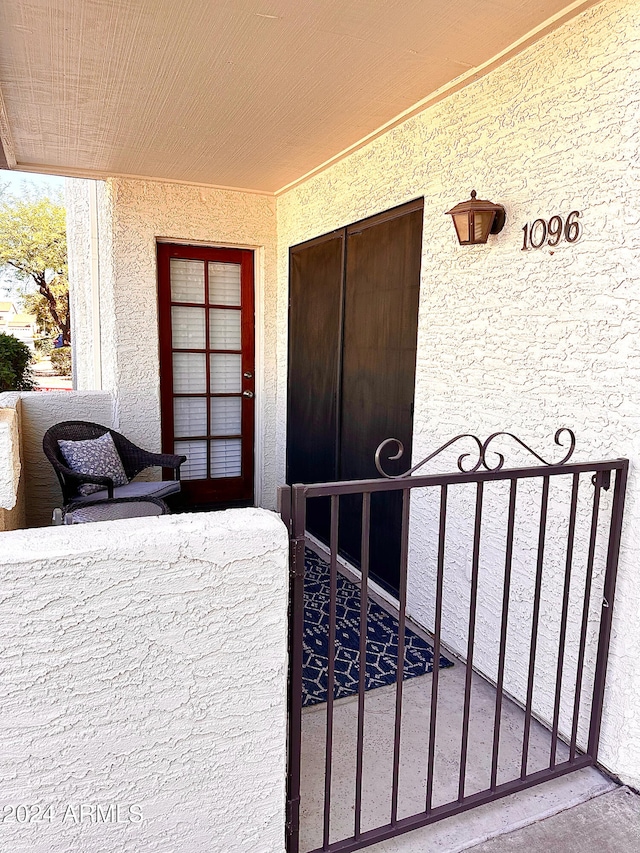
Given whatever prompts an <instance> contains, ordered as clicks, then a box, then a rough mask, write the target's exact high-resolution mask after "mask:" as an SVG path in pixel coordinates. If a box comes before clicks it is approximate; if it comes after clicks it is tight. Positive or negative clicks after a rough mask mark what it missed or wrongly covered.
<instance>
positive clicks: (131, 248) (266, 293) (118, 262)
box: [68, 179, 277, 508]
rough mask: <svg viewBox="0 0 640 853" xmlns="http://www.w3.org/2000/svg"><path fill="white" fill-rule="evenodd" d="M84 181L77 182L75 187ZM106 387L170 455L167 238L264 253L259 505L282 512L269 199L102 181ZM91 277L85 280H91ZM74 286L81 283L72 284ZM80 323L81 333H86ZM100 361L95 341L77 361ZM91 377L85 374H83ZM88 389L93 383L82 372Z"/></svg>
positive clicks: (82, 304) (81, 342) (75, 222)
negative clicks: (160, 243)
mask: <svg viewBox="0 0 640 853" xmlns="http://www.w3.org/2000/svg"><path fill="white" fill-rule="evenodd" d="M83 183H86V182H82V181H74V182H71V183H70V187H69V190H68V198H69V199H70V200H71V202H72V204H71V210H70V214H69V215H70V226H69V227H70V254H71V255H75V256H77V257H78V258H79V260H78V263H77V265H76V267H77V271H78V275H79V276H80V279H81V281H80V282H79V287H78V290H77V293H76V297H75V298H76V300H77V301H78V305H77V308H76V310H77V311H80V312H81V313H82V314H83V316H84V317H85V320H84V326H86V325H87V322H88V321H87V320H86V318H87V317H88V316H89V314H90V308H89V305H88V291H87V284H86V275H87V270H86V263H85V266H84V267H82V258H83V257H84V258H85V261H86V252H87V245H86V240H87V221H86V217H87V211H86V210H85V208H84V195H85V194H86V192H87V191H88V190H87V188H86V187H83V186H82V184H83ZM74 185H77V186H74ZM97 187H98V193H97V195H98V219H99V223H100V227H99V236H100V240H99V244H100V245H99V253H100V306H101V308H100V315H101V317H100V324H101V329H102V335H101V337H102V387H103V388H104V389H105V390H111V391H113V392H114V393H117V406H118V418H119V422H120V425H121V427H122V430H123V431H124V432H126V434H127V436H128V437H129V438H131V440H132V441H135V442H138V443H143V442H144V443H145V446H149V447H150V449H152V450H159V449H160V383H159V355H158V314H157V267H156V247H157V240H159V239H160V240H165V241H169V242H171V241H176V242H183V243H202V244H206V245H212V246H234V247H243V248H251V249H254V250H255V270H256V276H255V277H256V344H257V346H256V463H257V471H258V479H257V490H256V491H257V494H256V501H257V502H258V503H261V504H262V505H263V506H268V507H271V508H273V507H275V503H276V465H275V433H276V425H275V410H274V401H275V397H276V388H275V386H276V376H277V371H276V293H275V262H276V220H275V199H274V198H272V197H269V196H265V195H259V194H251V193H243V192H232V191H226V190H214V189H211V188H204V187H194V186H185V185H179V184H168V183H156V182H151V181H134V180H120V179H113V180H109V181H107V182H99V183H98V185H97ZM83 276H84V279H83ZM73 285H74V280H73V278H72V288H73ZM84 326H82V325H81V324H79V330H80V328H84ZM91 358H92V351H91V348H90V346H89V341H88V338H87V336H86V335H82V336H81V335H80V334H79V335H78V337H77V339H76V361H77V362H78V363H79V362H80V361H81V360H82V361H84V362H85V363H88V361H89V360H90V359H91ZM83 377H84V378H83ZM77 378H78V387H79V388H82V387H87V386H83V384H82V383H83V382H89V381H90V380H89V379H88V377H87V376H86V372H85V374H82V372H81V371H78V374H77Z"/></svg>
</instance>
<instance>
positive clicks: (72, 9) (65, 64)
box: [0, 0, 595, 192]
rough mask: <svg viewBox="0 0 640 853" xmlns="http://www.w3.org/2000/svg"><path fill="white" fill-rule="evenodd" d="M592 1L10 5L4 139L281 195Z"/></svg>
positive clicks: (0, 75)
mask: <svg viewBox="0 0 640 853" xmlns="http://www.w3.org/2000/svg"><path fill="white" fill-rule="evenodd" d="M594 2H595V0H584V2H583V0H577V2H573V3H571V4H568V3H567V2H566V0H455V2H454V1H453V0H181V2H177V0H7V2H4V3H2V4H1V5H0V34H1V35H0V94H1V96H2V97H1V98H0V138H2V142H3V146H4V151H5V155H6V159H7V161H8V163H9V165H10V166H14V165H15V166H17V168H21V169H26V170H33V171H50V172H58V173H60V174H80V175H83V174H84V175H86V176H94V177H98V176H105V175H131V176H137V177H151V178H159V179H166V180H176V181H187V182H194V183H203V184H212V185H215V186H228V187H237V188H246V189H253V190H260V191H264V192H275V191H278V190H279V189H282V188H283V187H286V186H287V185H289V184H291V183H292V182H295V181H297V180H299V179H300V178H301V177H302V176H304V175H306V174H307V173H309V172H311V171H313V170H316V169H318V168H319V167H321V166H322V165H323V164H325V163H326V162H327V161H331V160H333V159H335V158H337V157H339V156H341V154H343V153H344V152H345V150H347V149H351V148H353V147H354V146H357V145H358V144H361V143H362V141H363V140H364V139H366V138H368V137H370V136H371V135H375V133H376V132H380V129H381V128H383V127H384V126H389V125H390V124H391V125H392V124H393V122H394V121H397V120H399V118H398V117H399V116H401V115H402V114H406V113H407V112H409V113H410V112H411V111H412V109H413V110H414V111H415V110H417V109H418V108H420V106H424V105H425V104H428V103H430V102H432V101H435V100H437V99H438V98H441V97H444V96H446V94H448V93H449V92H450V91H454V90H455V89H456V88H460V86H462V85H465V84H466V83H468V82H471V81H473V80H474V79H477V77H478V76H479V75H480V74H482V73H486V71H487V70H489V69H491V68H492V67H494V66H495V65H496V64H499V63H500V62H502V61H505V59H506V58H508V57H509V56H511V55H513V54H514V53H515V52H517V51H518V50H520V49H522V47H523V46H525V45H526V44H529V43H531V42H532V41H534V40H535V39H536V38H539V37H540V36H541V35H542V34H544V33H545V32H548V31H549V30H550V29H553V28H555V27H557V26H559V25H560V24H561V23H563V22H564V21H566V20H568V18H570V17H572V16H573V15H575V14H577V13H578V12H580V11H582V10H583V9H584V8H586V7H587V6H589V5H593V3H594ZM2 100H4V108H3V107H2ZM3 112H4V115H2V113H3ZM0 165H1V164H0Z"/></svg>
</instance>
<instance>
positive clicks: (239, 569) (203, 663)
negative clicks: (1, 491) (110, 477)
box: [0, 510, 288, 853]
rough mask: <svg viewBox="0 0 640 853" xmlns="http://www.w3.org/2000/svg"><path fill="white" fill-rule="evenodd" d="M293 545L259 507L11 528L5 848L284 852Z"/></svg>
mask: <svg viewBox="0 0 640 853" xmlns="http://www.w3.org/2000/svg"><path fill="white" fill-rule="evenodd" d="M287 552H288V543H287V534H286V530H285V528H284V526H283V525H282V523H281V522H280V520H279V519H278V518H277V516H275V515H273V514H272V513H268V512H265V511H263V510H230V511H228V512H224V513H213V514H198V515H193V516H189V515H181V516H165V517H162V518H155V519H132V520H129V521H118V522H104V523H98V524H90V525H74V526H72V527H56V528H48V529H43V530H38V531H33V530H30V531H17V532H9V533H4V534H2V547H1V548H0V576H1V585H2V589H3V595H2V601H1V602H0V649H1V651H2V660H3V667H2V697H3V701H2V710H1V711H0V714H1V717H2V725H1V726H0V764H1V765H2V769H1V771H0V780H1V781H0V799H1V800H2V803H3V805H4V804H7V805H13V807H14V811H13V812H10V811H8V810H7V805H4V808H5V810H4V814H3V825H2V834H3V842H2V849H3V850H5V849H6V850H9V849H10V850H13V851H15V853H105V851H116V850H117V851H121V853H139V851H145V853H154V851H158V853H160V851H163V853H164V851H169V850H171V851H172V853H205V851H206V853H255V851H261V853H283V851H284V822H285V749H286V678H287V666H286V660H287V658H286V647H287V636H286V624H287V620H286V614H287V585H288V571H287ZM20 804H26V805H27V806H31V807H33V805H34V804H39V805H40V806H41V811H40V813H39V814H40V816H42V815H43V813H44V807H45V806H46V805H50V806H51V809H50V811H49V813H48V815H49V817H48V818H47V817H46V816H45V817H44V819H42V820H37V819H36V818H37V817H38V814H37V813H36V812H35V810H34V809H33V808H31V811H30V812H29V814H30V815H31V817H32V820H31V821H30V822H25V820H24V812H23V811H18V810H17V808H16V807H17V806H18V805H20ZM116 804H118V805H119V807H120V820H119V822H115V806H116ZM97 806H100V808H101V814H102V817H100V813H99V812H98V810H97ZM110 806H112V807H113V808H112V811H111V812H109V811H108V809H109V807H110ZM132 806H133V807H135V808H133V809H132V810H130V807H132ZM68 807H71V811H70V810H69V808H68ZM81 808H82V811H81ZM105 815H106V816H107V817H105ZM109 815H110V820H109V819H108V817H109ZM139 815H141V820H138V816H139ZM131 816H133V820H131Z"/></svg>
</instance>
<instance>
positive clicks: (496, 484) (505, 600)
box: [280, 429, 628, 853]
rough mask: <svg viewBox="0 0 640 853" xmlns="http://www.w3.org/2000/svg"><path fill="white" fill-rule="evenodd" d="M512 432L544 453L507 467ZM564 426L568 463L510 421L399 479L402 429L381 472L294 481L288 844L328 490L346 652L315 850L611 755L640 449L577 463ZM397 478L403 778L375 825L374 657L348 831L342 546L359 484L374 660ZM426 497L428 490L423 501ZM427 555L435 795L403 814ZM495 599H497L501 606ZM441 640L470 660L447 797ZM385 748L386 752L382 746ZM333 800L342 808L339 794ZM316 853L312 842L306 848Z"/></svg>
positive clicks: (431, 818)
mask: <svg viewBox="0 0 640 853" xmlns="http://www.w3.org/2000/svg"><path fill="white" fill-rule="evenodd" d="M500 437H503V438H502V440H505V438H506V439H508V440H513V441H515V442H516V446H517V448H518V450H519V452H527V453H531V454H533V456H534V457H535V458H536V459H537V460H538V462H539V463H540V465H538V466H537V467H524V468H512V469H505V468H504V467H503V465H504V456H503V455H502V454H500V453H497V452H495V451H493V450H491V449H490V445H493V443H494V441H496V440H497V439H499V438H500ZM564 437H568V438H569V441H570V446H569V449H568V452H567V453H566V454H565V456H564V458H563V459H562V460H561V461H560V462H559V463H548V462H546V461H545V460H544V459H543V458H542V457H541V456H539V455H538V454H537V453H535V451H533V450H531V449H530V448H529V447H527V446H526V445H525V444H524V443H523V442H521V441H520V440H519V439H518V438H516V437H515V436H513V435H511V434H509V433H495V434H494V435H492V436H490V437H489V438H488V439H487V440H486V441H485V442H481V441H480V440H479V439H477V438H476V437H474V436H470V435H467V436H457V437H456V438H454V439H452V440H451V441H449V442H447V444H445V445H443V447H441V448H439V449H438V450H437V451H435V452H434V453H432V454H431V455H430V456H429V457H427V459H425V460H423V462H421V463H420V464H419V465H417V466H415V467H414V468H413V469H411V471H409V472H407V474H405V475H402V476H400V477H391V476H389V475H387V474H385V472H384V469H383V462H382V455H383V453H384V452H385V451H387V450H388V448H389V446H390V445H393V444H395V445H396V446H397V450H398V453H397V454H396V455H395V456H393V457H391V456H389V457H388V458H391V459H398V458H399V457H400V456H401V455H402V447H401V446H400V443H399V442H397V441H396V440H395V439H390V440H389V441H387V442H384V443H383V444H382V445H381V446H380V447H379V448H378V451H377V453H376V465H377V467H378V470H379V471H380V473H381V474H382V475H383V478H382V479H378V480H361V481H352V482H337V483H326V484H316V485H294V486H292V487H290V488H289V487H287V488H285V489H283V490H282V491H281V495H280V499H281V509H282V516H283V519H284V520H285V522H286V523H287V524H288V525H289V529H290V534H291V605H290V698H289V767H288V821H287V836H288V850H289V853H299V851H300V838H299V831H300V815H301V805H302V808H303V810H304V809H305V805H306V804H305V802H304V797H303V800H302V803H301V770H302V761H303V760H304V755H303V749H302V747H303V743H302V735H303V654H304V652H303V634H304V601H305V599H304V576H305V548H306V547H307V546H308V545H309V544H310V541H309V539H308V536H307V533H306V528H305V518H306V513H307V502H308V501H309V500H313V499H316V498H324V500H325V501H327V499H328V500H329V503H330V509H329V512H330V538H329V542H328V543H326V544H327V545H328V553H327V562H328V563H329V579H330V580H329V590H328V606H329V620H328V624H329V627H328V635H329V636H328V648H329V649H331V650H334V651H333V653H330V654H329V657H328V665H327V673H326V679H327V693H326V695H327V701H326V713H325V712H324V711H322V713H323V715H324V718H326V722H324V723H323V761H322V764H323V765H324V770H323V773H324V783H323V785H322V795H321V798H322V806H321V807H320V808H319V809H318V815H317V820H318V824H319V825H318V827H317V831H316V837H317V843H316V842H314V843H312V844H311V849H312V850H313V853H317V851H351V850H357V849H359V848H362V847H366V846H368V845H370V844H373V843H375V842H378V841H383V840H385V839H388V838H391V837H393V836H396V835H399V834H401V833H404V832H407V831H409V830H412V829H416V828H418V827H422V826H425V825H427V824H430V823H433V822H435V821H438V820H441V819H443V818H446V817H450V816H452V815H455V814H458V813H460V812H463V811H465V810H467V809H471V808H474V807H475V806H479V805H482V804H485V803H488V802H491V801H493V800H496V799H498V798H500V797H504V796H507V795H508V794H512V793H514V792H516V791H520V790H523V789H525V788H528V787H530V786H532V785H536V784H539V783H541V782H545V781H548V780H550V779H553V778H555V777H558V776H562V775H564V774H566V773H570V772H572V771H574V770H578V769H580V768H582V767H586V766H588V765H593V764H595V763H596V761H597V754H598V741H599V735H600V724H601V718H602V708H603V699H604V688H605V677H606V669H607V656H608V648H609V638H610V633H611V619H612V608H613V600H614V592H615V583H616V571H617V564H618V553H619V548H620V535H621V527H622V516H623V508H624V499H625V488H626V478H627V470H628V461H627V460H626V459H616V460H613V461H602V462H592V463H569V458H570V457H571V455H572V453H573V450H574V447H575V437H574V435H573V433H572V432H571V431H570V430H566V429H565V430H559V431H558V432H557V433H556V436H555V442H556V444H557V445H559V446H561V445H562V440H563V438H564ZM463 440H466V441H467V442H471V444H472V446H473V448H474V455H472V454H470V453H464V454H462V455H461V456H459V457H458V458H457V467H458V471H457V472H456V473H453V474H451V473H449V474H433V475H428V476H424V475H418V474H416V471H417V470H418V469H419V468H420V467H421V466H422V465H424V464H425V463H426V462H428V461H430V460H432V459H434V458H435V457H436V456H439V455H441V454H444V456H441V459H444V458H446V454H447V453H450V452H451V451H452V445H454V444H455V443H456V442H459V441H463ZM476 452H477V458H476V457H475V453H476ZM490 456H491V459H493V460H494V462H493V464H491V461H490V458H489V457H490ZM471 463H474V464H471ZM612 475H613V476H612ZM612 486H613V488H611V487H612ZM389 491H399V492H400V493H401V495H402V507H403V509H402V548H401V569H400V591H399V599H398V602H397V634H398V639H397V643H398V652H397V659H396V667H395V668H396V673H395V701H394V707H395V711H394V714H393V724H392V728H393V730H392V732H391V731H390V732H389V742H390V740H391V737H392V738H393V758H392V762H390V766H391V773H390V778H389V779H388V782H389V785H388V798H387V801H388V811H386V813H385V814H381V815H380V816H379V818H378V819H377V821H376V822H375V823H376V825H374V826H366V825H363V818H362V814H363V796H364V794H363V791H364V787H365V785H366V784H367V774H365V772H364V755H365V735H366V727H367V725H368V722H367V717H366V713H365V706H366V697H367V695H368V694H367V692H366V666H363V665H360V666H359V680H358V691H357V700H356V699H354V703H355V702H357V713H356V712H355V711H354V719H353V727H354V738H355V744H356V748H355V755H354V759H355V760H354V776H353V787H352V802H351V803H345V802H344V788H342V789H341V790H342V794H341V796H340V799H341V802H340V803H339V806H340V808H341V809H342V810H343V811H344V809H345V808H346V809H347V810H348V812H349V815H350V818H349V820H350V826H351V829H350V830H349V831H348V832H345V831H344V829H343V831H342V832H338V835H337V836H336V831H335V830H334V828H333V827H332V814H333V812H332V789H333V787H334V783H336V780H335V778H334V769H335V768H334V764H335V754H334V749H340V748H341V747H340V745H339V744H338V746H336V743H335V742H334V734H335V729H334V717H335V700H334V690H335V670H334V665H335V660H334V657H335V649H336V625H337V616H336V610H337V585H338V572H339V565H341V564H343V562H344V561H342V560H341V558H340V529H339V527H340V501H341V499H342V500H344V499H348V500H352V501H353V500H354V498H352V497H348V498H347V496H359V499H360V500H361V504H362V511H361V528H360V536H361V564H360V567H359V575H360V578H361V590H362V593H361V595H360V605H361V606H360V623H359V629H360V639H359V652H358V654H359V661H360V662H364V661H366V660H367V618H368V617H367V613H368V611H367V607H368V598H369V594H370V592H372V591H373V590H374V589H375V584H374V583H373V581H372V579H371V577H370V575H369V562H370V539H371V523H370V522H371V501H372V498H373V499H375V495H376V494H378V493H380V492H389ZM456 495H458V496H459V497H456ZM414 499H415V500H417V503H416V505H415V506H413V508H412V506H411V504H412V501H414ZM429 500H430V501H431V503H430V504H429V503H428V501H429ZM420 501H422V503H420ZM425 501H427V503H425ZM429 507H431V508H432V509H433V512H430V511H429ZM428 528H431V533H432V534H433V535H432V542H433V547H432V549H431V551H430V552H429V551H428V549H427V552H425V553H426V557H425V556H424V553H423V555H422V557H421V552H420V549H419V548H418V549H417V552H416V555H412V558H411V561H409V551H410V547H411V541H412V540H411V537H415V536H416V535H418V536H421V535H425V536H426V535H427V534H428V533H429V530H428ZM416 530H418V534H416V532H415V531H416ZM425 531H427V532H426V533H425ZM467 540H468V541H467ZM465 542H466V545H465ZM496 543H498V544H496ZM316 544H317V543H316ZM454 545H455V547H454ZM467 546H468V547H467ZM464 548H467V551H468V558H469V559H468V563H469V565H468V568H469V569H470V572H469V573H468V576H467V582H468V587H469V591H468V598H467V594H466V593H465V594H464V596H463V598H464V601H463V602H462V603H463V604H464V612H465V614H466V615H465V617H464V619H463V620H462V622H463V623H464V624H462V622H461V623H460V624H455V619H453V618H452V616H451V614H452V612H457V613H458V614H459V613H460V612H461V610H462V609H463V608H462V606H461V604H460V602H459V601H458V602H457V605H456V606H455V607H453V608H448V607H447V606H446V604H445V600H446V599H447V597H448V596H451V595H453V593H452V588H453V587H454V586H455V584H458V586H459V587H460V588H462V587H464V570H463V567H462V566H461V557H460V554H461V550H462V551H463V550H464ZM496 555H499V559H498V557H497V556H496ZM420 559H423V562H424V564H425V565H426V566H427V569H428V573H429V577H430V578H431V579H432V580H433V585H432V588H431V589H430V590H429V591H428V592H429V595H430V597H431V601H432V602H433V606H432V609H431V610H430V611H429V614H430V615H429V616H428V618H424V619H423V627H425V628H426V629H428V631H429V633H430V635H431V637H432V645H433V659H434V662H435V663H434V668H433V672H432V675H431V676H430V691H431V693H430V713H429V719H428V724H427V725H425V731H424V733H423V735H424V740H425V747H426V751H425V754H426V762H425V766H424V774H423V776H424V778H423V781H422V783H421V784H422V789H423V792H424V799H423V807H421V808H420V809H418V810H416V809H415V808H414V809H413V810H412V811H411V813H410V814H403V813H401V811H402V810H400V809H399V789H400V786H399V779H400V772H401V769H402V763H403V753H402V737H401V735H402V726H403V682H404V659H405V637H406V631H407V627H408V624H409V623H408V619H409V616H408V613H407V605H408V601H409V603H410V604H411V601H412V598H413V597H416V600H417V598H418V597H419V596H420V595H423V593H424V588H423V587H424V585H425V584H424V575H423V576H420V575H418V578H420V577H422V581H421V582H416V580H415V578H414V576H413V575H412V576H411V578H410V577H409V571H408V569H409V567H410V566H411V567H413V565H414V564H415V563H416V562H417V561H419V560H420ZM528 560H530V566H529V570H528V575H529V578H530V586H528V587H527V583H528V582H529V581H527V580H526V578H525V579H524V580H523V578H524V577H525V575H527V565H528V563H527V561H528ZM498 564H499V565H498ZM412 571H413V569H412ZM516 575H517V578H516ZM514 578H516V579H515V580H514ZM489 584H493V588H492V589H493V592H494V596H493V599H491V600H492V601H493V602H494V605H493V606H489V607H486V608H484V610H483V614H484V616H483V619H484V622H483V625H482V630H481V631H480V630H479V628H478V619H479V611H480V607H481V598H482V596H483V595H484V594H485V587H487V588H488V585H489ZM465 589H466V587H465ZM527 590H529V592H527ZM554 590H555V592H554ZM496 592H497V594H495V593H496ZM423 597H424V596H423ZM495 602H498V604H499V606H498V607H496V606H495ZM523 602H524V604H523ZM458 605H460V606H458ZM524 605H526V607H527V608H528V609H527V610H526V618H523V617H522V616H521V615H520V616H518V613H517V612H516V611H518V612H520V614H521V613H522V608H523V606H524ZM411 606H412V607H413V605H411ZM429 606H430V607H431V605H429ZM549 614H552V615H549ZM459 618H460V617H458V619H459ZM424 622H428V624H424ZM551 623H553V627H551ZM492 632H493V634H495V636H494V637H493V641H494V642H493V646H491V645H490V642H489V640H490V639H491V636H492ZM456 637H457V638H458V640H455V638H456ZM447 638H454V641H453V645H457V648H452V640H451V639H450V640H449V643H447ZM460 638H462V640H461V639H460ZM463 641H464V642H463ZM508 648H509V653H508ZM441 652H445V653H447V654H450V653H451V654H452V655H453V656H454V657H456V658H457V660H458V663H457V664H456V666H461V667H463V671H464V691H463V696H464V698H463V703H462V717H461V720H462V723H461V732H460V741H459V747H458V749H459V752H458V755H459V759H458V761H457V767H458V777H457V780H456V785H455V787H456V791H457V796H454V797H453V798H451V797H450V798H449V799H448V800H447V801H444V802H443V801H436V797H435V796H434V791H436V790H437V789H438V784H439V778H438V762H437V761H436V753H437V751H438V749H439V743H438V732H439V731H440V729H439V726H444V725H446V722H447V721H446V719H445V720H442V721H439V718H438V710H439V694H441V695H443V694H442V690H444V689H446V684H444V682H443V680H444V676H441V674H440V671H439V669H438V667H437V662H438V661H439V657H440V653H441ZM545 667H546V669H545ZM478 677H480V678H482V679H484V681H485V682H487V683H488V684H490V685H493V687H494V688H495V704H494V707H493V712H492V719H491V720H490V721H489V722H487V727H488V731H489V733H490V737H488V738H487V744H488V745H487V749H488V755H487V761H486V767H487V774H486V784H484V785H482V786H481V788H480V789H479V790H478V789H477V787H478V786H477V784H475V787H476V790H473V791H469V780H468V770H469V767H468V761H469V743H470V724H471V722H472V717H473V707H472V704H473V703H472V689H474V688H473V687H472V685H473V684H474V679H477V678H478ZM492 695H493V694H492ZM507 703H510V704H511V705H513V704H514V703H515V705H516V706H518V707H519V708H520V709H521V714H522V732H521V740H520V742H519V745H518V749H519V757H518V762H517V766H516V767H515V768H512V770H513V772H511V773H510V775H509V777H508V778H505V772H503V768H501V767H500V762H499V755H500V747H501V737H502V735H503V731H502V720H503V714H504V708H505V705H506V704H507ZM316 713H317V712H316ZM539 722H541V723H542V724H543V725H544V726H545V727H546V729H547V730H548V737H549V746H548V761H546V760H545V766H543V767H537V768H535V767H531V766H530V765H531V761H530V738H531V737H532V726H538V724H539ZM489 742H490V743H489ZM368 760H369V759H368ZM371 760H375V756H374V758H373V759H371ZM372 773H373V775H375V773H376V770H375V768H374V769H373V771H372V770H371V769H370V770H369V776H371V775H372ZM414 787H415V786H414ZM414 793H415V792H414ZM333 806H334V808H335V806H336V804H335V803H333ZM404 811H406V809H404ZM312 834H313V833H312ZM307 849H309V848H308V846H307ZM301 853H306V850H305V851H301Z"/></svg>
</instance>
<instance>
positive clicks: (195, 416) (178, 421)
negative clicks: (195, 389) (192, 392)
mask: <svg viewBox="0 0 640 853" xmlns="http://www.w3.org/2000/svg"><path fill="white" fill-rule="evenodd" d="M173 434H174V435H175V436H176V438H184V437H186V436H189V435H206V434H207V400H206V397H174V400H173Z"/></svg>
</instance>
